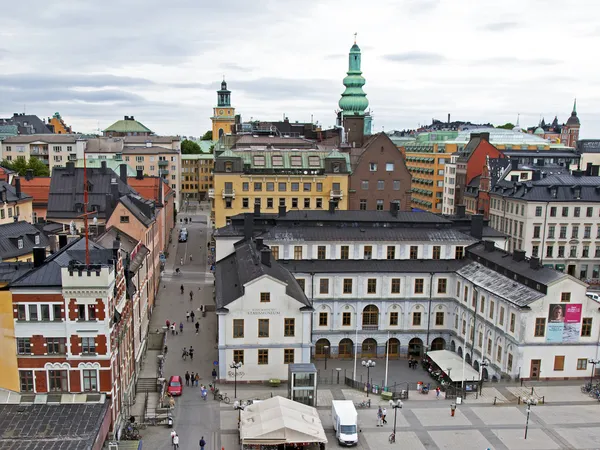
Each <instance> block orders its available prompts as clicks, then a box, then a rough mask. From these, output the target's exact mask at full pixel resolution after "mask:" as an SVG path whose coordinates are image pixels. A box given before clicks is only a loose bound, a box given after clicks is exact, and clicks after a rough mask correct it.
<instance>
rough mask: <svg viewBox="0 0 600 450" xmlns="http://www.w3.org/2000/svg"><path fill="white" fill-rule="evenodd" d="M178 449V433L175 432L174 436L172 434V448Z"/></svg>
mask: <svg viewBox="0 0 600 450" xmlns="http://www.w3.org/2000/svg"><path fill="white" fill-rule="evenodd" d="M178 449H179V435H178V434H177V433H175V436H173V450H178Z"/></svg>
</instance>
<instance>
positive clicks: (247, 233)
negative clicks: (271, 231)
mask: <svg viewBox="0 0 600 450" xmlns="http://www.w3.org/2000/svg"><path fill="white" fill-rule="evenodd" d="M253 234H254V216H253V215H252V214H250V213H246V214H244V239H248V240H250V239H252V235H253Z"/></svg>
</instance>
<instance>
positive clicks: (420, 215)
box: [277, 210, 450, 224]
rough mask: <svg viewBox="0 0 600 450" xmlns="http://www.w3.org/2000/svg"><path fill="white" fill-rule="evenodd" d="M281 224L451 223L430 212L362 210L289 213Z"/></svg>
mask: <svg viewBox="0 0 600 450" xmlns="http://www.w3.org/2000/svg"><path fill="white" fill-rule="evenodd" d="M277 220H278V221H279V222H282V223H283V222H298V221H302V220H311V221H316V222H371V223H372V222H404V223H410V224H421V223H423V224H448V223H450V221H448V220H447V219H444V218H443V217H441V216H437V215H435V214H433V213H430V212H425V211H422V212H417V211H399V212H398V216H397V217H395V216H393V215H392V213H391V212H389V211H360V210H346V211H339V210H336V211H335V212H333V213H330V212H329V211H328V210H323V211H318V210H310V211H295V210H294V211H288V212H287V213H286V215H285V216H283V217H282V216H279V217H278V219H277Z"/></svg>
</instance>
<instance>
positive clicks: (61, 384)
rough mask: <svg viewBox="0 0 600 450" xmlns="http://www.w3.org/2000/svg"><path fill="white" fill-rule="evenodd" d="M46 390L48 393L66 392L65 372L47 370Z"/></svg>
mask: <svg viewBox="0 0 600 450" xmlns="http://www.w3.org/2000/svg"><path fill="white" fill-rule="evenodd" d="M48 378H49V383H48V390H49V391H55V392H56V391H67V390H68V383H67V371H66V370H49V371H48Z"/></svg>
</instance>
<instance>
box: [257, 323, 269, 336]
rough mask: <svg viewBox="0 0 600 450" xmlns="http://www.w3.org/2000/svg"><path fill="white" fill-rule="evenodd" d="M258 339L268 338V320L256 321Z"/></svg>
mask: <svg viewBox="0 0 600 450" xmlns="http://www.w3.org/2000/svg"><path fill="white" fill-rule="evenodd" d="M258 337H259V338H266V337H269V319H258Z"/></svg>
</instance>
